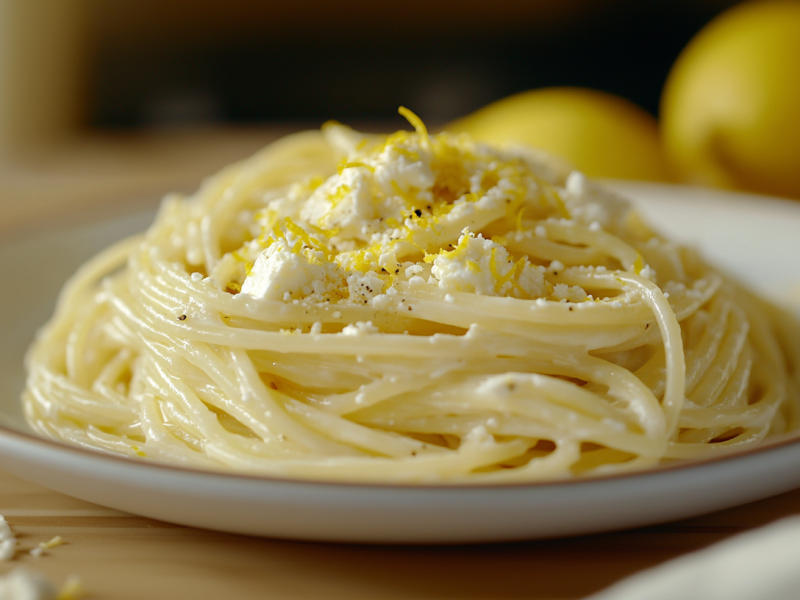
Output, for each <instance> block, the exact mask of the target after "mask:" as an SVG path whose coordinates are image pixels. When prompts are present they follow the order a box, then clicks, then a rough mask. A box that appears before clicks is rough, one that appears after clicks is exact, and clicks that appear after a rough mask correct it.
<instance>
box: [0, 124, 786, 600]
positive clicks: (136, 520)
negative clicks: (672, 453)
mask: <svg viewBox="0 0 800 600" xmlns="http://www.w3.org/2000/svg"><path fill="white" fill-rule="evenodd" d="M278 132H279V130H277V129H275V128H270V129H265V130H256V131H238V132H237V131H233V132H232V131H223V132H220V131H216V132H199V133H185V132H184V133H180V134H175V135H172V136H150V137H144V138H141V137H140V138H136V139H133V140H131V139H124V138H123V139H117V138H105V139H90V140H83V141H80V142H78V143H76V144H75V145H73V146H71V147H65V148H64V149H63V150H62V151H61V153H59V151H57V150H52V151H50V152H49V153H48V154H44V155H39V156H38V157H33V158H27V159H25V158H23V159H19V158H15V159H13V160H10V161H9V160H6V161H5V162H3V161H2V160H0V175H4V176H3V177H0V235H9V234H14V233H16V234H18V233H19V232H20V231H24V230H25V229H26V228H28V227H35V226H36V223H37V222H38V221H39V220H41V219H48V220H49V219H54V218H55V219H65V218H67V217H71V218H85V217H86V216H87V214H89V213H91V215H92V217H93V218H98V216H102V215H103V214H109V213H113V212H119V211H123V210H127V209H130V208H140V207H141V206H142V205H143V204H154V203H155V201H156V198H158V197H159V196H160V195H161V194H162V193H164V192H166V191H168V190H170V189H173V188H182V189H192V188H193V187H194V186H196V184H197V182H198V181H199V179H200V177H201V176H202V175H204V174H206V173H209V172H213V171H214V170H215V169H217V168H218V167H220V166H222V165H223V164H225V163H227V162H229V161H231V160H235V159H238V158H241V157H244V156H246V155H248V154H249V153H251V152H252V151H253V150H255V149H256V148H257V147H259V146H260V145H261V144H262V143H265V142H266V141H269V140H270V139H272V138H274V137H275V136H276V135H277V133H278ZM798 513H800V490H796V491H794V492H790V493H787V494H783V495H781V496H777V497H775V498H771V499H768V500H764V501H761V502H756V503H753V504H750V505H747V506H743V507H740V508H735V509H732V510H727V511H723V512H719V513H715V514H712V515H708V516H704V517H700V518H696V519H691V520H687V521H682V522H678V523H672V524H669V525H662V526H658V527H650V528H645V529H637V530H632V531H626V532H620V533H611V534H605V535H594V536H587V537H580V538H571V539H562V540H551V541H540V542H527V543H514V544H496V545H477V546H447V547H436V546H433V547H418V546H417V547H392V546H356V545H336V544H315V543H305V542H291V541H276V540H263V539H254V538H247V537H241V536H235V535H227V534H221V533H214V532H210V531H202V530H198V529H191V528H187V527H180V526H175V525H170V524H167V523H161V522H158V521H153V520H150V519H146V518H142V517H137V516H134V515H129V514H125V513H121V512H118V511H115V510H111V509H107V508H103V507H100V506H95V505H93V504H89V503H87V502H83V501H80V500H76V499H72V498H69V497H67V496H64V495H62V494H59V493H56V492H52V491H49V490H47V489H44V488H42V487H39V486H37V485H33V484H30V483H27V482H25V481H22V480H20V479H17V478H16V477H13V476H11V475H9V474H6V473H3V472H0V514H2V515H4V516H5V517H6V518H7V520H8V522H9V523H10V525H11V527H12V528H13V530H14V531H15V532H16V534H17V536H18V538H19V542H20V552H19V553H18V555H17V558H16V559H15V560H14V561H12V562H10V563H0V574H4V573H6V572H8V571H9V570H11V569H13V568H14V567H16V566H18V565H23V566H26V567H28V568H31V569H35V570H37V571H40V572H42V573H44V574H45V575H47V576H48V577H49V578H50V579H51V581H53V582H54V583H56V584H60V583H61V582H63V581H64V579H65V578H66V577H67V576H68V575H70V574H75V575H78V576H80V578H81V580H82V581H83V584H84V587H85V589H86V592H87V596H86V598H87V599H92V598H96V599H105V598H108V599H112V598H113V599H119V600H125V599H131V600H133V599H136V600H140V599H141V598H169V599H173V598H191V599H192V600H202V599H204V598H209V599H212V598H213V599H214V600H219V599H227V598H236V599H237V600H244V599H248V598H276V599H283V598H287V599H289V598H291V599H303V598H314V599H317V598H325V599H335V598H346V599H347V600H360V599H362V598H363V599H365V600H366V599H369V600H374V599H381V600H391V599H400V598H419V599H424V598H436V599H449V598H452V599H460V600H478V599H490V598H491V599H493V600H506V599H509V600H510V599H531V600H533V599H541V598H553V599H555V598H582V597H584V596H586V595H588V594H590V593H592V592H595V591H598V590H600V589H602V588H604V587H606V586H608V585H610V584H612V583H613V582H615V581H618V580H619V579H621V578H623V577H626V576H628V575H630V574H632V573H635V572H637V571H639V570H641V569H645V568H647V567H651V566H654V565H657V564H659V563H661V562H664V561H665V560H668V559H670V558H674V557H676V556H680V555H682V554H685V553H687V552H691V551H693V550H697V549H699V548H702V547H705V546H707V545H709V544H712V543H714V542H718V541H720V540H722V539H724V538H726V537H728V536H731V535H733V534H736V533H739V532H742V531H745V530H747V529H751V528H754V527H758V526H761V525H764V524H766V523H769V522H771V521H773V520H775V519H778V518H781V517H784V516H788V515H792V514H798ZM55 535H60V536H61V537H62V538H64V540H65V541H66V542H67V543H66V544H65V545H63V546H59V547H56V548H53V549H51V550H47V551H46V552H45V553H44V555H43V556H42V557H41V558H38V559H37V558H34V557H32V556H31V555H30V554H29V553H28V550H30V549H31V548H33V547H35V546H36V545H37V544H38V543H39V542H43V541H47V540H49V539H51V538H52V537H53V536H55Z"/></svg>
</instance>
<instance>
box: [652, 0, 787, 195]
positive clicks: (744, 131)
mask: <svg viewBox="0 0 800 600" xmlns="http://www.w3.org/2000/svg"><path fill="white" fill-rule="evenodd" d="M661 124H662V131H663V138H664V144H665V148H666V151H667V154H668V155H669V156H670V157H671V158H672V159H673V162H674V163H675V165H676V166H677V168H678V169H679V170H680V171H681V172H682V173H683V174H684V175H685V176H686V178H688V179H689V180H690V181H693V182H696V183H705V184H711V185H718V186H723V187H731V188H740V189H746V190H750V191H756V192H762V193H767V194H776V195H782V196H793V197H795V198H800V4H798V3H794V2H782V3H775V2H763V3H761V2H760V3H752V4H750V3H748V4H742V5H739V6H737V7H735V8H733V9H731V10H729V11H727V12H725V13H723V14H722V15H720V16H719V17H717V18H716V19H715V20H713V21H712V22H711V23H710V24H709V25H707V26H706V27H705V28H704V29H703V30H701V31H700V33H699V34H697V36H696V37H695V38H694V39H693V40H692V41H691V42H690V43H689V45H688V46H687V47H686V48H685V50H684V51H683V53H682V54H681V55H680V57H679V58H678V60H677V62H676V63H675V65H674V67H673V68H672V71H671V72H670V75H669V77H668V79H667V83H666V86H665V88H664V93H663V96H662V102H661Z"/></svg>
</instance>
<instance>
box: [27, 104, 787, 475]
mask: <svg viewBox="0 0 800 600" xmlns="http://www.w3.org/2000/svg"><path fill="white" fill-rule="evenodd" d="M404 112H405V111H404ZM405 114H406V115H407V116H408V118H409V120H410V121H411V122H412V124H413V125H414V126H415V129H416V131H414V132H405V131H401V132H398V133H395V134H393V135H390V136H375V135H363V134H360V133H358V132H355V131H353V130H351V129H348V128H346V127H344V126H341V125H338V124H335V123H332V124H328V125H327V126H326V127H324V128H323V130H322V131H321V132H306V133H301V134H297V135H294V136H290V137H288V138H285V139H283V140H281V141H279V142H277V143H275V144H273V145H271V146H269V147H267V148H266V149H265V150H264V151H262V152H261V153H260V154H257V155H256V156H254V157H253V158H251V159H249V160H247V161H244V162H242V163H240V164H237V165H234V166H231V167H229V168H227V169H225V170H223V171H222V172H220V173H219V174H217V175H215V176H214V177H212V178H210V179H208V180H207V181H206V182H205V183H204V184H203V185H202V187H201V188H200V190H199V191H198V192H197V193H196V194H194V195H193V196H191V197H188V198H184V197H179V196H172V197H169V198H167V199H166V200H165V201H164V203H163V205H162V208H161V210H160V213H159V215H158V217H157V218H156V221H155V223H154V224H153V226H152V227H151V228H150V230H149V231H148V232H147V233H146V234H144V235H142V236H139V237H136V238H134V239H131V240H127V241H125V242H122V243H120V244H118V245H117V246H115V247H113V248H110V249H109V250H107V251H105V252H104V253H102V254H101V255H99V256H98V257H96V258H95V259H94V260H92V261H90V262H89V263H88V264H86V265H85V266H84V267H83V268H82V269H81V270H80V271H79V272H78V273H77V274H76V275H75V276H74V278H73V279H72V280H71V281H70V282H69V284H68V285H67V287H66V288H65V290H64V292H63V293H62V297H61V300H60V303H59V306H58V309H57V311H56V314H55V316H54V318H53V320H52V321H51V322H50V323H49V324H48V325H47V326H46V328H45V329H44V330H43V331H42V332H41V333H40V335H39V337H38V339H37V341H36V342H35V344H34V345H33V347H32V348H31V350H30V352H29V356H28V369H29V377H28V384H27V390H26V392H25V397H24V404H25V410H26V414H27V418H28V420H29V422H30V423H31V424H32V426H33V427H34V428H35V429H36V430H37V431H39V432H40V433H42V434H44V435H47V436H50V437H52V438H55V439H59V440H63V441H66V442H69V443H72V444H77V445H80V446H85V447H90V448H96V449H101V450H104V451H107V452H112V453H116V454H122V455H126V456H131V457H136V456H140V457H146V458H149V459H154V460H158V461H168V462H171V463H178V464H182V465H186V466H192V467H199V468H211V469H230V470H236V471H240V472H246V473H252V474H263V475H271V476H288V477H300V478H315V479H337V480H359V481H361V480H363V481H384V482H468V481H474V482H498V483H499V482H512V481H536V480H542V479H548V478H557V477H565V476H584V475H587V474H604V473H613V472H620V471H626V470H633V469H642V468H646V467H651V466H656V465H660V464H663V463H665V462H667V461H670V460H674V459H695V458H702V457H708V456H713V455H717V454H720V453H724V452H729V451H735V450H737V449H742V448H746V447H748V446H752V445H755V444H759V443H760V442H761V441H762V440H764V439H765V438H766V437H767V436H774V435H777V434H782V433H785V432H788V431H791V430H793V429H795V428H796V427H797V425H798V419H799V418H800V412H799V411H798V405H799V404H800V392H799V391H798V368H799V367H798V365H799V364H800V349H799V348H798V343H799V342H798V341H799V340H800V336H797V334H796V329H793V328H795V325H794V324H793V322H791V320H790V319H788V317H786V316H785V315H782V314H781V313H780V312H779V311H778V310H776V309H775V308H773V307H770V306H768V305H767V304H766V303H764V302H763V301H761V300H759V299H757V298H755V297H753V296H752V295H750V294H749V293H747V292H745V291H743V290H742V289H740V288H739V287H738V286H737V285H736V284H735V283H733V282H731V281H729V280H727V279H726V278H724V277H723V276H721V275H720V274H718V273H717V272H715V271H714V270H713V269H711V268H710V267H709V266H707V265H706V264H705V263H704V262H703V261H702V259H701V258H700V257H698V256H697V255H696V253H694V252H693V251H691V250H688V249H686V248H682V247H679V246H677V245H676V244H674V243H672V242H670V241H668V240H665V239H663V238H661V237H660V236H658V235H656V234H654V233H653V232H652V231H651V230H650V229H649V228H648V227H647V226H646V225H645V224H644V223H643V222H642V221H641V220H640V219H639V218H638V216H637V215H636V213H635V212H634V211H633V210H632V209H631V208H630V206H629V205H628V204H627V202H625V201H624V200H622V199H620V198H619V197H617V196H616V195H614V194H612V193H611V192H609V191H607V190H604V189H603V188H601V187H600V186H598V185H597V184H595V183H594V182H592V181H589V180H587V179H586V178H585V177H584V176H583V175H581V174H580V173H578V172H570V171H569V170H568V169H566V168H565V167H563V166H562V165H560V164H559V163H557V162H554V161H553V160H552V159H549V158H547V157H543V156H541V155H539V154H536V153H535V152H533V151H532V150H529V149H523V148H517V149H513V148H512V149H510V148H506V149H497V148H492V147H489V146H485V145H482V144H479V143H476V142H473V141H471V140H470V139H468V138H466V137H463V136H450V135H447V134H438V135H435V136H434V135H429V134H428V132H427V131H426V130H425V127H424V125H423V124H422V123H421V122H420V121H419V120H418V119H417V118H416V117H415V116H414V115H413V114H412V113H409V112H405Z"/></svg>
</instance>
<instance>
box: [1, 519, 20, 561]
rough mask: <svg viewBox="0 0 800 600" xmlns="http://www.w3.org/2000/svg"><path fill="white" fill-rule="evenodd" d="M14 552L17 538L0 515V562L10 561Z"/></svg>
mask: <svg viewBox="0 0 800 600" xmlns="http://www.w3.org/2000/svg"><path fill="white" fill-rule="evenodd" d="M16 552H17V538H16V536H15V535H14V532H13V531H11V527H9V526H8V523H7V522H6V520H5V518H4V517H3V515H0V561H4V560H11V559H12V558H14V554H16Z"/></svg>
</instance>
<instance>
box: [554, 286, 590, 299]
mask: <svg viewBox="0 0 800 600" xmlns="http://www.w3.org/2000/svg"><path fill="white" fill-rule="evenodd" d="M553 298H555V299H556V300H563V301H565V302H583V301H584V300H586V298H587V296H586V291H585V290H584V289H583V288H581V287H578V286H576V285H567V284H565V283H558V284H556V285H555V286H553Z"/></svg>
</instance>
